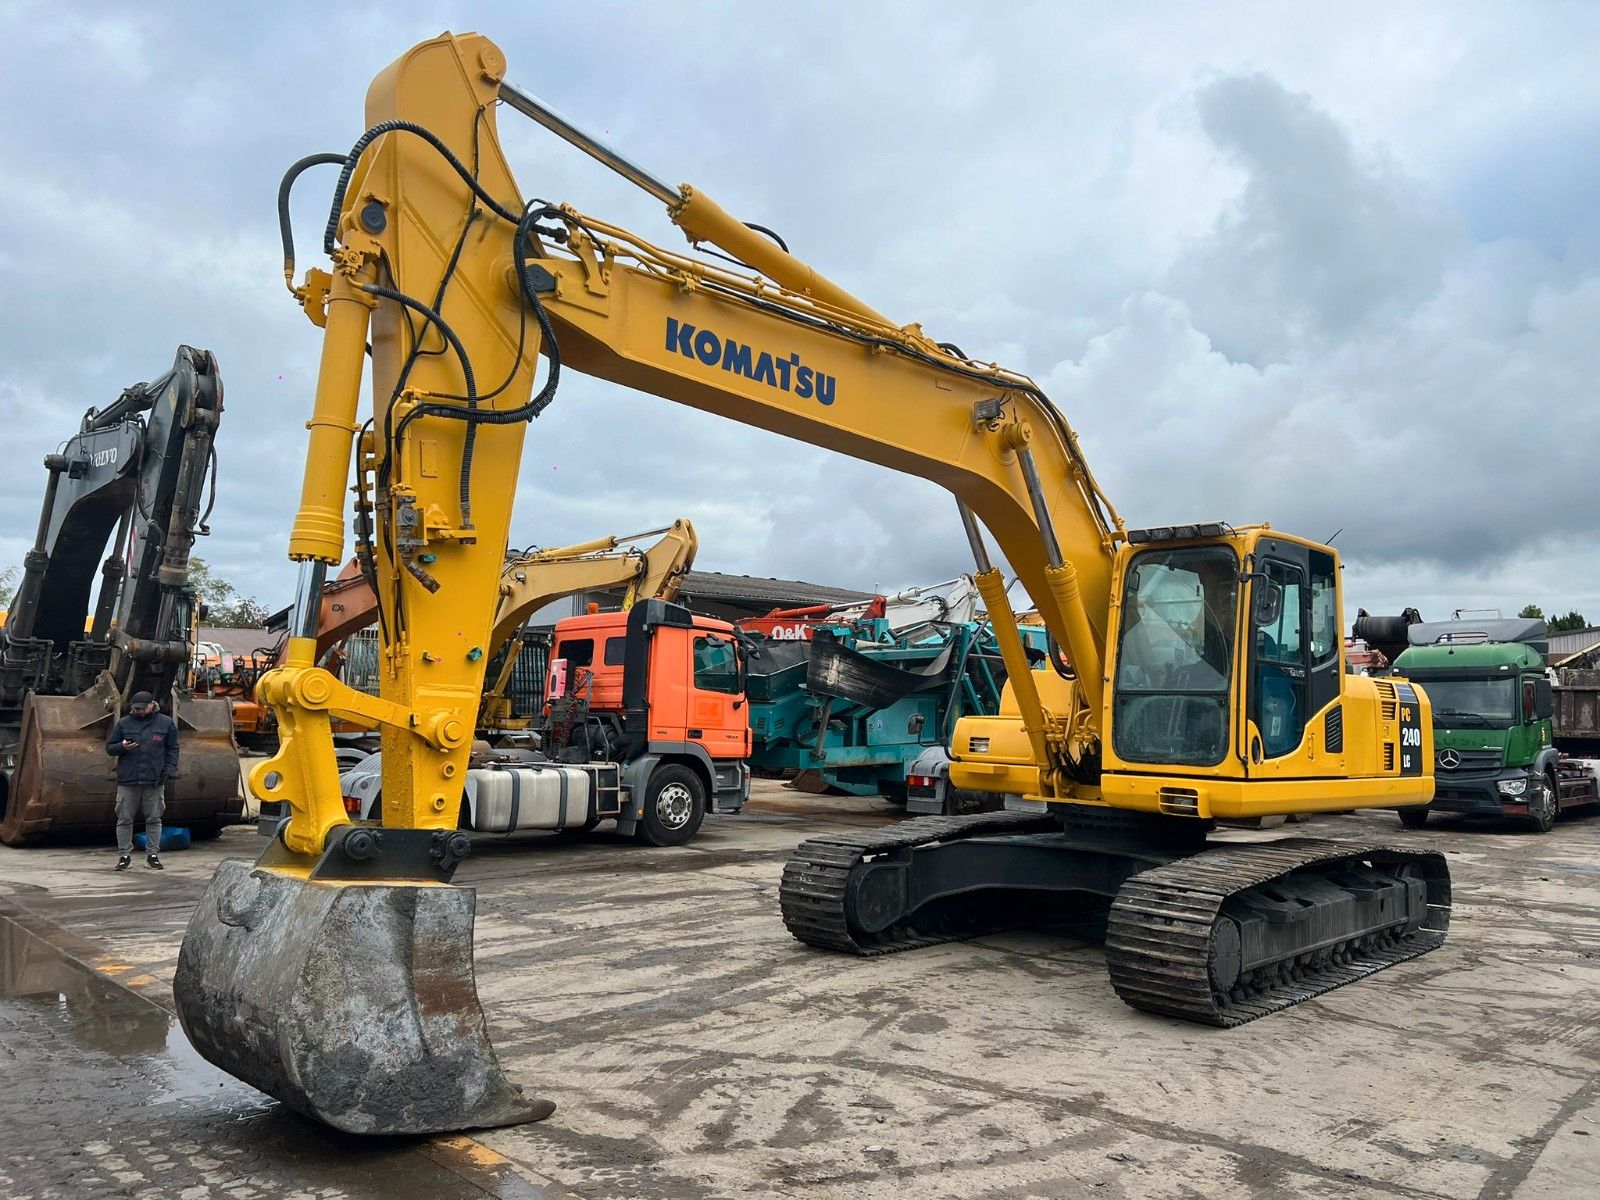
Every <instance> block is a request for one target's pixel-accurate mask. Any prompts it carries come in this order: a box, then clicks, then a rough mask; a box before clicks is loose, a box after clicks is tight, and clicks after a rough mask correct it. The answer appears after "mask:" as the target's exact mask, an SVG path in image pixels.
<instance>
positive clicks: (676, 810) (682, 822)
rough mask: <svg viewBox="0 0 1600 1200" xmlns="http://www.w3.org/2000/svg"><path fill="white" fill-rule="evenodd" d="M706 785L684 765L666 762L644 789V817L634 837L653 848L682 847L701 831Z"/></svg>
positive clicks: (657, 769)
mask: <svg viewBox="0 0 1600 1200" xmlns="http://www.w3.org/2000/svg"><path fill="white" fill-rule="evenodd" d="M705 817H706V786H705V784H704V783H702V782H701V781H700V776H698V775H696V774H695V773H694V772H693V771H692V770H690V769H689V768H688V767H686V766H683V765H682V764H681V763H663V764H662V765H661V766H659V767H657V768H656V769H655V770H654V771H653V772H651V774H650V782H649V783H648V784H647V785H646V786H645V795H644V816H642V817H640V818H639V829H638V832H637V833H636V834H635V835H634V836H636V837H637V838H638V839H639V840H640V841H641V842H644V843H645V844H646V845H650V846H681V845H683V844H684V843H685V842H687V841H689V839H690V838H692V837H694V835H695V834H696V833H698V832H700V822H701V821H703V820H705Z"/></svg>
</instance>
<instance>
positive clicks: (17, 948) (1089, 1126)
mask: <svg viewBox="0 0 1600 1200" xmlns="http://www.w3.org/2000/svg"><path fill="white" fill-rule="evenodd" d="M893 816H894V813H893V810H891V809H889V808H887V807H886V806H884V805H883V804H881V803H879V802H876V801H859V800H839V799H830V798H825V797H812V796H804V795H798V794H796V793H794V792H790V791H785V790H783V789H781V788H780V787H778V786H777V785H772V784H766V785H761V786H760V788H759V789H758V796H757V799H756V800H755V801H754V802H753V803H752V805H751V807H750V809H749V811H748V812H747V814H746V815H744V816H741V817H737V818H714V819H711V820H708V821H707V823H706V826H705V829H704V831H703V832H702V833H701V835H700V837H699V839H698V840H697V841H696V842H695V843H694V844H693V845H692V846H689V847H685V848H681V849H673V850H650V849H643V848H639V847H636V846H634V845H632V844H629V843H623V842H621V841H620V840H618V839H616V838H615V837H612V836H608V835H606V834H604V833H596V834H595V835H592V836H591V837H589V838H587V839H577V840H569V839H567V838H552V837H529V838H520V839H516V840H510V841H489V842H486V843H480V845H479V848H478V851H477V853H475V854H474V856H473V857H472V858H471V859H470V860H469V861H468V862H467V864H466V866H465V867H464V868H463V869H462V871H461V873H460V875H459V876H458V879H459V880H460V881H462V882H466V883H470V884H474V885H476V887H477V888H478V938H477V962H478V980H479V991H480V994H481V996H482V998H483V1003H484V1008H485V1010H486V1012H487V1014H488V1018H489V1023H490V1026H491V1029H492V1032H493V1035H494V1038H495V1042H496V1044H497V1046H498V1048H499V1052H500V1056H501V1061H502V1062H503V1063H504V1064H505V1066H506V1068H507V1070H508V1073H509V1074H510V1075H511V1076H512V1077H513V1078H514V1079H516V1080H517V1081H518V1082H521V1083H523V1084H524V1085H525V1086H526V1087H527V1089H528V1091H529V1092H530V1094H535V1095H545V1096H549V1097H550V1098H552V1099H554V1100H555V1101H556V1102H557V1104H558V1106H559V1107H558V1108H557V1111H556V1113H555V1115H554V1116H553V1117H552V1118H550V1119H549V1120H548V1121H545V1122H543V1123H540V1124H537V1125H531V1126H525V1127H521V1128H517V1129H506V1130H495V1131H491V1132H487V1133H480V1134H476V1135H474V1136H473V1137H471V1138H455V1139H433V1140H394V1141H385V1142H380V1143H377V1144H372V1143H370V1142H363V1141H361V1140H359V1139H350V1138H340V1137H336V1136H333V1135H330V1134H328V1133H327V1132H326V1131H323V1130H321V1129H319V1128H317V1127H315V1126H313V1125H311V1124H310V1123H308V1122H306V1121H303V1120H301V1119H300V1118H298V1117H294V1116H292V1115H289V1114H286V1113H283V1112H281V1111H279V1110H278V1106H277V1105H276V1104H274V1103H273V1102H272V1101H270V1100H266V1099H265V1098H263V1097H261V1096H260V1095H259V1094H257V1093H254V1092H252V1091H251V1090H250V1089H248V1088H245V1087H244V1086H243V1085H241V1084H237V1083H235V1082H233V1081H231V1080H230V1079H228V1078H227V1077H225V1076H221V1075H220V1074H219V1073H217V1072H215V1071H214V1070H212V1069H211V1068H210V1067H209V1066H208V1065H207V1064H205V1063H203V1062H200V1061H198V1060H197V1059H196V1058H195V1056H194V1053H193V1051H192V1050H191V1049H189V1048H188V1047H187V1045H186V1044H184V1043H183V1041H182V1035H181V1034H180V1033H178V1032H177V1031H176V1028H175V1026H174V1025H173V1024H172V1023H171V1022H170V1020H169V1019H168V1017H167V1014H166V1012H165V1011H164V1010H163V1008H161V1007H160V1006H161V1005H163V1004H165V1005H166V1006H168V1007H170V994H169V993H168V991H167V988H168V985H169V983H170V979H171V974H172V970H173V967H174V964H175V961H176V957H177V951H178V944H179V942H180V940H181V937H182V932H183V927H184V924H185V922H186V920H187V917H188V913H189V909H190V908H191V906H192V905H193V904H194V902H195V900H196V899H197V898H198V896H199V895H200V893H201V891H202V889H203V888H204V885H205V882H206V880H207V879H208V878H209V876H210V873H211V870H212V868H213V867H214V865H215V864H216V862H217V861H218V860H219V859H220V858H222V857H225V856H241V855H250V854H253V853H254V851H255V849H256V845H257V842H256V835H255V834H254V832H253V831H252V830H250V829H245V828H240V829H236V830H230V831H228V832H227V833H226V834H225V835H224V836H223V837H222V838H221V839H220V840H219V841H217V842H215V843H211V844H209V845H204V846H199V847H197V848H195V849H193V850H190V851H187V852H185V853H182V854H171V855H169V856H168V857H167V862H168V869H167V870H166V871H165V872H164V873H161V874H156V873H155V872H148V871H145V870H143V869H142V868H140V867H139V866H138V865H136V866H135V867H134V869H133V870H132V871H130V872H128V873H127V874H124V875H114V874H112V872H111V871H110V865H111V862H112V858H113V855H112V853H111V852H110V851H109V850H107V849H103V848H84V847H78V848H56V849H42V850H25V851H17V850H6V849H3V848H0V908H9V909H10V910H11V911H12V913H13V916H14V920H13V921H11V922H0V931H9V932H8V933H7V934H6V937H5V939H4V942H3V954H0V962H3V963H4V964H5V966H6V971H5V974H4V976H3V977H0V983H3V984H4V986H3V987H0V1063H3V1065H0V1128H3V1129H5V1131H6V1134H7V1142H8V1152H7V1155H6V1156H4V1157H0V1195H4V1196H47V1195H48V1196H63V1197H66V1196H71V1197H77V1196H97V1195H110V1196H123V1195H125V1196H145V1195H148V1196H181V1197H185V1198H189V1197H193V1198H198V1197H202V1196H211V1195H218V1196H224V1195H225V1196H233V1197H237V1198H238V1200H248V1198H249V1197H251V1196H268V1195H272V1196H276V1195H305V1196H329V1197H332V1196H377V1195H384V1196H390V1197H396V1196H398V1197H409V1196H458V1195H459V1196H482V1195H497V1196H534V1195H541V1194H543V1195H555V1196H567V1195H577V1196H583V1197H671V1198H674V1200H677V1198H680V1197H681V1198H692V1197H735V1196H737V1197H794V1196H804V1197H830V1198H831V1197H838V1198H845V1197H850V1198H855V1197H895V1198H897V1200H899V1198H903V1197H960V1198H962V1200H975V1198H977V1197H996V1198H998V1197H1015V1198H1018V1200H1021V1198H1026V1197H1075V1196H1091V1197H1129V1198H1132V1197H1235V1196H1245V1197H1289V1196H1295V1197H1299V1196H1317V1197H1366V1196H1397V1197H1484V1198H1489V1197H1510V1196H1516V1197H1530V1198H1532V1197H1541V1198H1542V1197H1593V1196H1597V1195H1600V1079H1597V1076H1596V1065H1597V1060H1600V904H1597V901H1600V819H1593V818H1591V819H1587V820H1584V819H1579V820H1571V821H1566V822H1563V823H1562V824H1561V825H1560V826H1558V827H1557V829H1556V830H1555V832H1553V833H1551V834H1548V835H1545V836H1542V837H1541V836H1537V835H1532V834H1527V833H1522V832H1514V831H1508V830H1498V831H1496V830H1491V829H1484V828H1477V827H1471V826H1463V825H1444V824H1440V823H1439V822H1438V820H1437V819H1436V820H1435V823H1434V824H1433V825H1430V827H1429V828H1428V829H1427V830H1426V831H1425V832H1422V833H1412V832H1408V831H1405V830H1402V829H1401V828H1400V827H1399V825H1398V822H1397V821H1396V820H1395V818H1394V817H1393V815H1392V814H1389V813H1369V814H1363V815H1355V816H1344V817H1332V818H1325V819H1319V820H1318V821H1317V822H1316V823H1314V824H1313V825H1310V826H1302V827H1299V828H1297V829H1295V830H1294V831H1293V832H1294V833H1295V834H1296V835H1297V836H1305V835H1317V836H1330V837H1341V838H1351V839H1374V838H1376V839H1381V840H1384V841H1388V842H1392V843H1395V844H1404V845H1433V846H1436V847H1438V848H1440V849H1443V850H1444V851H1445V852H1446V853H1447V854H1448V856H1449V860H1450V864H1451V869H1452V872H1453V873H1454V876H1455V896H1456V910H1455V919H1454V923H1453V925H1452V928H1451V933H1450V939H1449V941H1448V943H1447V944H1446V946H1445V947H1444V948H1443V949H1441V950H1439V951H1436V952H1435V953H1433V954H1430V955H1427V956H1425V957H1423V958H1421V959H1417V960H1415V961H1413V962H1410V963H1406V964H1403V965H1401V966H1398V967H1395V968H1392V969H1391V970H1389V971H1387V972H1384V973H1383V974H1381V975H1379V976H1377V977H1374V978H1372V979H1369V980H1367V981H1366V982H1363V983H1359V984H1355V985H1352V986H1350V987H1346V988H1342V989H1340V990H1338V991H1335V992H1332V993H1329V994H1327V995H1325V996H1323V997H1321V998H1319V999H1317V1000H1314V1001H1312V1002H1310V1003H1307V1004H1304V1005H1302V1006H1300V1007H1298V1008H1296V1009H1294V1010H1291V1011H1288V1012H1284V1013H1279V1014H1276V1015H1274V1016H1271V1017H1268V1018H1266V1019H1264V1020H1262V1021H1258V1022H1255V1023H1253V1024H1250V1025H1246V1026H1243V1027H1241V1028H1239V1029H1236V1030H1232V1031H1218V1030H1212V1029H1201V1028H1195V1027H1192V1026H1186V1025H1182V1024H1179V1023H1178V1022H1176V1021H1172V1020H1167V1019H1161V1018H1156V1017H1151V1016H1148V1015H1145V1014H1141V1013H1137V1012H1134V1011H1132V1010H1131V1009H1128V1008H1125V1007H1124V1006H1123V1005H1122V1004H1121V1003H1120V1002H1119V1001H1118V1000H1117V999H1116V997H1115V995H1114V994H1113V993H1112V990H1111V987H1110V985H1109V983H1108V982H1107V979H1106V975H1105V969H1104V966H1103V963H1102V961H1101V956H1100V951H1099V949H1098V948H1097V947H1094V946H1091V945H1084V944H1081V943H1077V942H1072V941H1066V940H1060V939H1055V938H1050V937H1045V936H1041V935H1032V934H1029V935H1005V936H996V937H989V938H984V939H982V940H980V941H975V942H968V943H962V944H957V945H950V946H945V947H938V948H934V949H929V950H921V951H916V952H913V953H910V954H902V955H894V956H890V957H887V958H880V959H870V960H858V959H851V958H845V957H840V956H835V955H830V954H824V953H821V952H817V951H813V950H810V949H807V948H806V947H803V946H801V945H800V944H799V943H797V942H795V941H793V940H792V939H791V938H790V937H789V936H788V934H787V933H786V932H785V930H784V928H783V925H782V922H781V921H780V919H779V916H778V910H777V880H778V875H779V871H780V870H781V866H782V863H783V860H784V857H785V856H786V854H787V853H788V851H789V849H790V848H791V847H792V846H794V845H795V844H796V843H797V842H798V841H800V840H802V839H803V838H805V837H808V836H812V835H814V834H817V833H821V832H824V831H828V830H842V829H849V828H861V827H863V826H871V825H875V824H879V823H882V822H885V821H887V820H890V819H892V818H893ZM1249 836H1251V837H1268V838H1270V837H1273V836H1276V833H1268V834H1264V835H1262V834H1254V835H1249ZM63 955H64V956H63ZM108 980H117V981H120V985H119V984H111V983H108ZM121 985H125V986H121ZM152 1001H153V1002H154V1003H151V1002H152Z"/></svg>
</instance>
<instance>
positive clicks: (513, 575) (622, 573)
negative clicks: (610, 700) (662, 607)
mask: <svg viewBox="0 0 1600 1200" xmlns="http://www.w3.org/2000/svg"><path fill="white" fill-rule="evenodd" d="M656 533H659V534H661V535H662V537H661V539H660V540H659V541H657V542H655V543H654V544H653V545H651V546H649V547H648V548H646V549H643V550H640V549H638V548H637V547H634V546H632V545H631V544H630V543H633V542H635V541H637V540H638V539H640V538H645V537H649V536H651V534H656ZM699 545H700V543H699V540H698V539H697V538H696V537H695V532H694V526H693V525H692V524H691V523H690V522H689V521H687V520H684V519H681V518H680V519H679V520H677V521H674V522H673V523H672V524H671V525H669V526H668V527H667V528H665V529H652V530H649V531H647V532H645V533H636V534H627V535H624V536H622V537H604V538H596V539H595V540H594V541H592V542H580V543H579V544H578V545H575V546H556V547H549V548H546V549H541V550H529V551H527V552H525V553H523V554H519V555H517V556H516V557H514V558H512V559H511V560H510V561H508V562H507V563H506V569H505V574H504V575H502V576H501V579H500V604H499V606H498V607H497V608H496V609H495V614H494V631H493V632H492V633H491V634H490V635H489V641H490V643H491V644H492V645H493V646H494V647H495V651H496V652H498V650H499V648H500V647H501V646H506V647H507V650H506V656H505V660H504V661H503V662H502V663H501V664H500V670H499V673H498V674H497V675H496V676H495V680H494V683H493V684H492V685H491V686H490V687H489V689H488V690H487V691H486V692H485V693H484V697H483V710H482V715H481V716H480V718H479V721H478V724H479V727H480V728H487V727H504V726H505V725H506V724H507V723H508V722H509V721H510V720H511V701H510V699H509V698H508V697H507V695H506V690H507V689H508V688H509V687H510V686H511V680H512V675H513V672H514V671H515V670H516V665H517V658H518V657H519V656H520V654H521V650H522V643H521V642H519V641H517V640H516V633H517V630H518V629H520V628H521V627H522V625H523V624H524V623H525V622H526V621H527V620H528V618H529V617H531V616H532V615H533V614H534V613H536V612H538V611H539V610H540V609H541V608H543V607H544V606H545V605H547V604H550V603H552V602H554V601H556V600H559V599H561V598H562V597H563V596H575V595H578V594H579V593H581V592H589V591H596V590H599V589H602V588H615V587H622V588H625V589H626V590H625V592H624V593H623V598H622V607H623V609H624V610H626V609H629V608H632V607H633V602H634V601H635V600H639V599H647V600H648V599H658V600H674V599H676V598H677V595H678V590H679V588H681V587H682V586H683V577H684V576H685V575H686V574H688V572H689V568H690V567H692V566H693V565H694V555H695V551H696V550H697V549H698V548H699Z"/></svg>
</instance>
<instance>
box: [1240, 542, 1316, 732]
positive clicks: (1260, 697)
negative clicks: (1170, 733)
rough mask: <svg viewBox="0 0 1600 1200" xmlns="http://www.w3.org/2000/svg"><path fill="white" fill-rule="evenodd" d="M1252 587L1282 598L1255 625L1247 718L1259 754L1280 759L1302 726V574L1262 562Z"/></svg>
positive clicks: (1304, 603)
mask: <svg viewBox="0 0 1600 1200" xmlns="http://www.w3.org/2000/svg"><path fill="white" fill-rule="evenodd" d="M1261 574H1262V576H1263V577H1264V578H1263V580H1262V581H1260V582H1258V583H1257V584H1256V586H1257V587H1258V588H1259V587H1274V588H1276V589H1277V591H1278V593H1279V595H1280V596H1281V597H1282V598H1281V600H1280V602H1279V604H1278V615H1277V619H1276V620H1275V621H1272V622H1270V623H1269V624H1266V625H1257V626H1256V630H1255V639H1256V640H1255V651H1256V668H1255V680H1254V684H1255V686H1254V688H1253V689H1252V692H1253V700H1254V703H1253V704H1252V706H1251V707H1252V709H1253V712H1252V714H1251V715H1252V716H1254V717H1255V721H1256V728H1257V729H1258V730H1259V731H1260V733H1261V748H1262V754H1263V756H1264V757H1266V758H1280V757H1282V756H1283V755H1285V754H1287V753H1289V752H1290V751H1291V750H1293V749H1295V748H1296V747H1297V746H1299V745H1300V739H1301V737H1302V736H1303V735H1304V733H1305V728H1306V709H1307V707H1308V701H1307V694H1306V683H1307V678H1306V658H1307V651H1308V649H1309V647H1308V645H1307V640H1308V639H1307V634H1308V632H1309V631H1308V630H1307V628H1306V624H1305V618H1306V615H1307V613H1308V612H1309V611H1310V608H1309V605H1308V604H1307V599H1308V596H1307V592H1306V576H1305V572H1304V571H1302V570H1301V569H1300V568H1299V567H1298V566H1294V565H1292V564H1290V563H1285V562H1277V561H1275V560H1271V559H1269V560H1267V561H1266V562H1265V563H1263V564H1262V568H1261Z"/></svg>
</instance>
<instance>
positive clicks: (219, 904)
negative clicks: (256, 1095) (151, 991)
mask: <svg viewBox="0 0 1600 1200" xmlns="http://www.w3.org/2000/svg"><path fill="white" fill-rule="evenodd" d="M475 900H476V897H475V895H474V893H473V891H472V890H471V889H470V888H458V887H447V886H440V885H430V884H406V883H349V882H323V881H316V882H313V881H310V880H306V879H302V878H299V877H298V876H295V875H290V874H285V873H283V872H281V871H279V870H276V869H272V868H266V867H259V866H258V867H252V866H251V865H250V864H249V863H246V862H243V861H228V862H225V863H223V864H222V865H221V866H220V867H219V868H218V870H217V873H216V875H215V876H214V877H213V878H212V880H211V886H210V887H209V888H208V889H207V890H206V894H205V896H204V898H203V899H202V900H201V901H200V903H199V905H198V906H197V907H196V908H195V911H194V915H193V917H191V919H190V921H189V928H188V932H187V933H186V934H185V935H184V939H183V948H182V950H181V951H180V952H179V956H178V970H177V974H176V976H175V978H174V980H173V993H174V995H175V997H176V999H177V1006H178V1015H179V1018H180V1020H181V1021H182V1023H183V1029H184V1032H185V1033H187V1034H188V1036H189V1040H190V1041H191V1042H193V1043H194V1046H195V1048H196V1049H197V1050H199V1052H200V1053H201V1054H202V1055H204V1056H205V1058H207V1059H208V1060H210V1061H211V1062H212V1063H214V1064H216V1065H217V1066H219V1067H221V1068H222V1069H223V1070H225V1071H228V1072H229V1073H231V1074H233V1075H235V1076H237V1077H238V1078H240V1079H242V1080H244V1081H245V1082H246V1083H249V1084H250V1085H252V1086H253V1087H256V1088H259V1089H260V1090H261V1091H263V1092H266V1093H267V1094H268V1095H270V1096H275V1097H276V1098H277V1099H279V1100H281V1101H283V1103H285V1104H287V1105H289V1106H290V1107H291V1108H294V1109H296V1110H298V1111H299V1112H302V1113H304V1114H306V1115H307V1116H310V1117H314V1118H316V1119H317V1120H319V1121H323V1122H325V1123H327V1124H329V1125H332V1126H333V1127H335V1128H337V1129H342V1130H345V1131H348V1132H351V1133H370V1134H421V1133H441V1132H447V1131H451V1130H461V1129H477V1128H486V1127H491V1126H496V1125H515V1124H519V1123H521V1122H524V1121H537V1120H541V1119H542V1118H544V1117H547V1116H549V1115H550V1113H551V1112H552V1111H554V1108H555V1106H554V1105H553V1104H552V1103H550V1102H549V1101H548V1100H530V1099H527V1098H525V1097H524V1096H523V1095H522V1092H521V1089H520V1088H518V1087H517V1086H516V1085H515V1084H513V1083H511V1082H510V1081H509V1080H507V1079H506V1077H505V1074H504V1073H503V1072H502V1071H501V1069H500V1064H499V1061H498V1060H497V1059H496V1057H495V1052H494V1047H493V1046H492V1045H491V1044H490V1042H489V1033H488V1028H487V1024H486V1022H485V1021H484V1016H483V1009H482V1007H481V1006H480V1004H479V1003H478V993H477V988H476V985H475V983H474V981H473V972H472V926H473V912H474V906H475Z"/></svg>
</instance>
